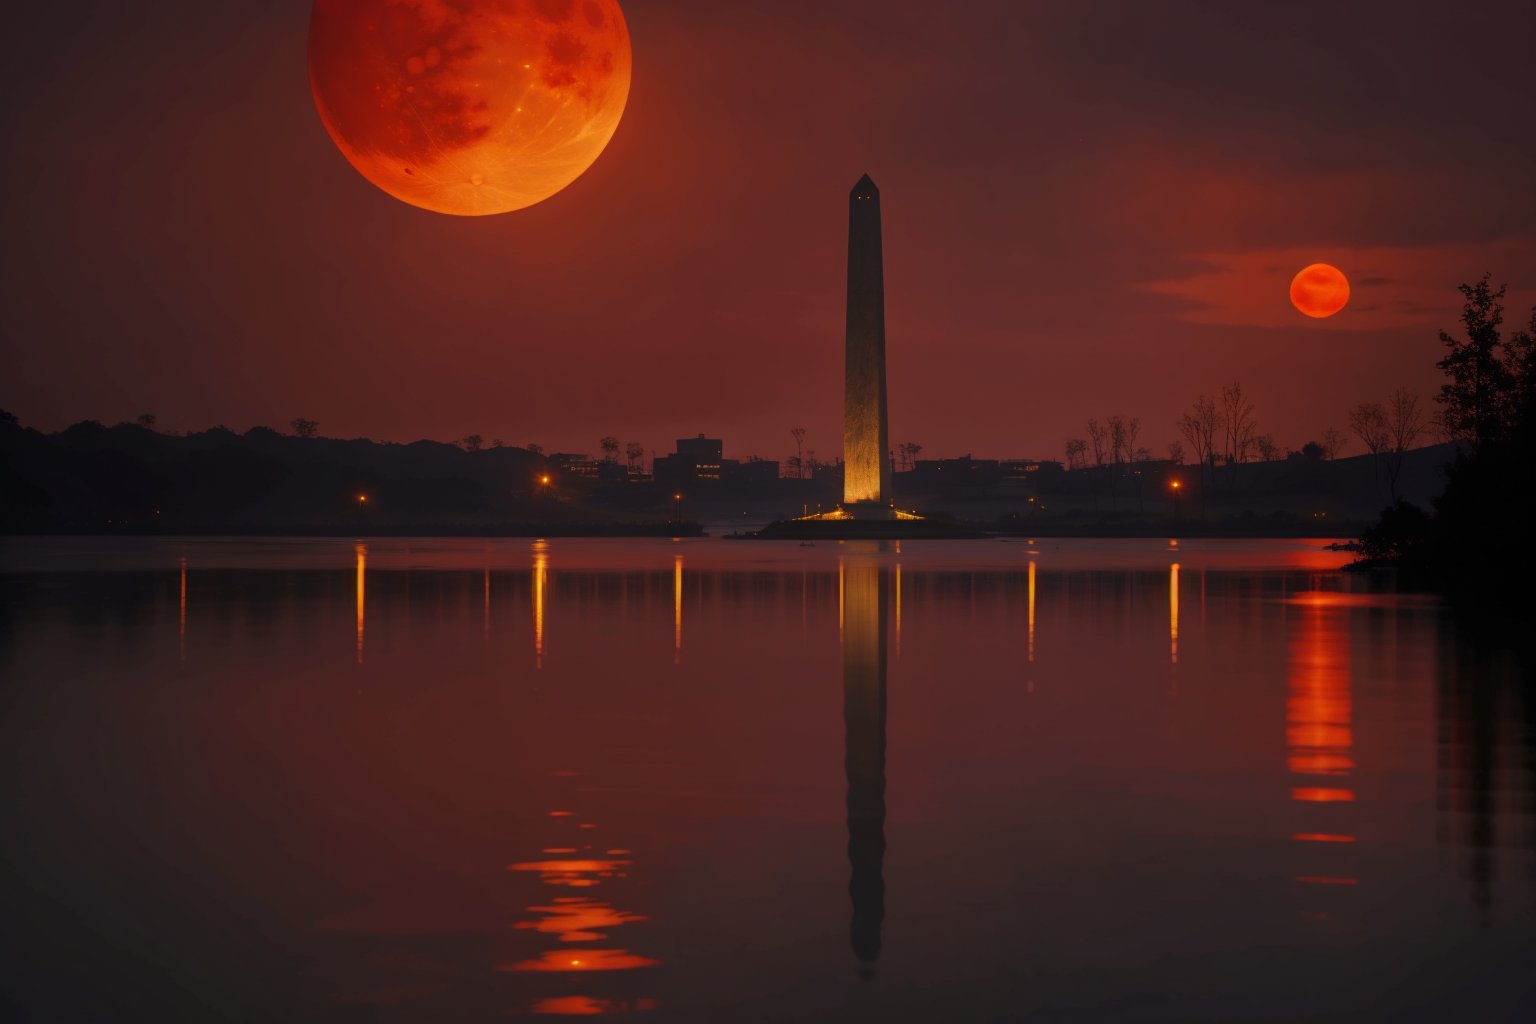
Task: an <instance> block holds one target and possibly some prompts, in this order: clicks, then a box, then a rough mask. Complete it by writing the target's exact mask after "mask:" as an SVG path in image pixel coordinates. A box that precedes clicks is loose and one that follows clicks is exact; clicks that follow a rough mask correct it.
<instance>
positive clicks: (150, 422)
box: [134, 412, 155, 430]
mask: <svg viewBox="0 0 1536 1024" xmlns="http://www.w3.org/2000/svg"><path fill="white" fill-rule="evenodd" d="M134 422H135V423H137V424H138V425H139V426H141V427H143V428H144V429H145V430H154V429H155V414H154V413H152V412H143V413H140V414H139V416H138V419H136V420H134Z"/></svg>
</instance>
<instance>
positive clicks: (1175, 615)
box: [1168, 562, 1179, 665]
mask: <svg viewBox="0 0 1536 1024" xmlns="http://www.w3.org/2000/svg"><path fill="white" fill-rule="evenodd" d="M1168 661H1169V664H1171V665H1177V664H1178V663H1179V563H1178V562H1174V563H1173V565H1171V566H1169V567H1168Z"/></svg>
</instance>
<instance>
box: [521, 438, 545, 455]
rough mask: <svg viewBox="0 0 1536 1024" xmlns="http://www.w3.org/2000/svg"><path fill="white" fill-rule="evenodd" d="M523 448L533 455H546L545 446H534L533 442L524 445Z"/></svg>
mask: <svg viewBox="0 0 1536 1024" xmlns="http://www.w3.org/2000/svg"><path fill="white" fill-rule="evenodd" d="M523 447H524V448H525V449H527V450H528V451H530V452H533V454H535V455H543V454H544V446H543V445H541V444H534V443H533V442H531V441H530V442H529V443H528V444H525V445H523Z"/></svg>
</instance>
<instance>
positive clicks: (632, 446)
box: [624, 441, 645, 475]
mask: <svg viewBox="0 0 1536 1024" xmlns="http://www.w3.org/2000/svg"><path fill="white" fill-rule="evenodd" d="M624 461H625V464H626V465H627V466H628V467H629V472H630V474H631V475H633V474H635V473H639V472H641V471H643V470H644V469H645V445H643V444H641V443H640V442H639V441H630V442H629V443H627V444H626V445H624Z"/></svg>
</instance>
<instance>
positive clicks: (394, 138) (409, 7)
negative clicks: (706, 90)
mask: <svg viewBox="0 0 1536 1024" xmlns="http://www.w3.org/2000/svg"><path fill="white" fill-rule="evenodd" d="M629 74H630V49H629V29H628V27H627V26H626V25H625V23H624V14H623V12H621V11H620V10H619V5H618V3H617V0H315V7H314V11H313V13H312V14H311V16H310V19H309V81H310V87H311V89H312V90H313V92H314V95H315V106H316V107H317V108H318V109H319V111H320V119H321V121H323V122H324V123H325V129H326V131H328V132H329V133H330V135H331V139H332V140H333V141H334V142H335V143H336V147H337V148H338V149H340V150H341V152H342V155H343V156H345V157H346V158H347V160H348V161H349V162H350V163H351V164H352V166H353V167H355V168H356V169H357V171H358V173H359V174H361V175H362V176H363V177H365V178H367V179H368V180H369V181H371V182H373V183H374V184H375V185H377V186H378V187H379V188H381V189H383V190H384V191H385V192H388V193H389V194H390V195H392V196H394V197H395V198H396V199H400V200H403V201H405V202H407V203H410V204H411V205H412V206H419V207H422V208H423V209H426V210H435V211H437V212H438V213H451V214H458V215H461V216H480V215H483V214H490V213H506V212H508V211H510V210H520V209H522V208H523V207H525V206H532V205H533V204H534V203H537V202H540V201H542V200H545V199H548V198H549V197H550V196H552V195H554V194H555V193H556V192H559V191H560V190H561V189H563V188H565V187H566V186H567V185H569V184H570V183H571V182H573V181H575V180H576V179H577V178H578V177H580V176H581V174H582V172H584V171H585V170H586V169H587V168H588V167H591V166H592V162H593V161H594V160H596V159H597V158H598V155H599V154H601V153H602V151H603V148H604V147H605V146H607V145H608V140H609V139H611V138H612V137H613V133H614V130H615V129H616V128H618V126H619V119H620V118H621V117H622V116H623V115H624V104H625V102H626V101H627V100H628V98H629Z"/></svg>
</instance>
